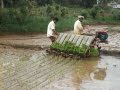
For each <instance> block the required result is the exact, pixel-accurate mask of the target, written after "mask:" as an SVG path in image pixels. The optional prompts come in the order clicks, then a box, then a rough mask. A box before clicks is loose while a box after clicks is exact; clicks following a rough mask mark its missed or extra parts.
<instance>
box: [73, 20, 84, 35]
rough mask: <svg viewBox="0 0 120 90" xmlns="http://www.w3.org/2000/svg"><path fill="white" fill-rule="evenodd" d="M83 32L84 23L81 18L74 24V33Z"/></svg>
mask: <svg viewBox="0 0 120 90" xmlns="http://www.w3.org/2000/svg"><path fill="white" fill-rule="evenodd" d="M82 32H83V27H82V24H81V22H80V21H79V20H77V21H76V22H75V24H74V33H75V34H81V33H82Z"/></svg>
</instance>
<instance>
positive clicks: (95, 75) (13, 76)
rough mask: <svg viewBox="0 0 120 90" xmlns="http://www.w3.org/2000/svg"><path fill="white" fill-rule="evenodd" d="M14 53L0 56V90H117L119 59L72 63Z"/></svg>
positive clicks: (119, 71)
mask: <svg viewBox="0 0 120 90" xmlns="http://www.w3.org/2000/svg"><path fill="white" fill-rule="evenodd" d="M18 52H19V53H22V52H21V51H18ZM18 52H16V53H15V52H14V53H12V51H11V50H9V51H6V52H2V53H1V54H0V90H120V85H119V83H120V77H119V76H120V57H114V56H104V55H102V56H101V58H88V59H85V60H73V59H71V58H67V59H65V58H62V57H61V56H59V57H56V56H53V55H44V54H41V52H40V51H34V52H32V53H31V54H30V55H29V54H27V53H26V52H24V51H23V52H24V53H23V54H17V53H18Z"/></svg>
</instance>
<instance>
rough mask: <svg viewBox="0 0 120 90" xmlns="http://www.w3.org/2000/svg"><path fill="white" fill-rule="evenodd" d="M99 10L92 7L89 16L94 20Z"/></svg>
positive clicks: (96, 7) (97, 7)
mask: <svg viewBox="0 0 120 90" xmlns="http://www.w3.org/2000/svg"><path fill="white" fill-rule="evenodd" d="M100 10H101V8H100V7H99V6H94V7H93V8H92V9H91V12H90V15H91V16H92V18H93V19H95V18H96V17H97V14H98V12H99V11H100Z"/></svg>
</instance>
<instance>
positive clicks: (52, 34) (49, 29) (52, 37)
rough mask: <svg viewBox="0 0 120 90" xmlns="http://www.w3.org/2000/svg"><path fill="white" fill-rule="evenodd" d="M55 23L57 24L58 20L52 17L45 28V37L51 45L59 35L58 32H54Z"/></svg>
mask: <svg viewBox="0 0 120 90" xmlns="http://www.w3.org/2000/svg"><path fill="white" fill-rule="evenodd" d="M57 22H58V18H57V17H54V18H53V19H52V21H51V22H50V23H49V24H48V27H47V37H48V38H50V40H51V41H52V43H53V42H55V40H56V38H57V36H58V35H59V34H58V32H56V30H55V24H56V23H57Z"/></svg>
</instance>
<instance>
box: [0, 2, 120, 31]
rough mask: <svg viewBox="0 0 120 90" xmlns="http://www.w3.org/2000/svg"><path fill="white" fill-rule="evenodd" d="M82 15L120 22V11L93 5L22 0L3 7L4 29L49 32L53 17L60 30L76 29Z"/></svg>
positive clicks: (102, 21)
mask: <svg viewBox="0 0 120 90" xmlns="http://www.w3.org/2000/svg"><path fill="white" fill-rule="evenodd" d="M78 15H83V16H84V17H85V20H84V21H83V24H84V25H87V24H90V25H92V24H98V25H99V24H112V25H119V24H120V10H119V9H113V8H110V7H105V8H103V7H101V6H96V5H93V6H91V7H89V8H86V7H80V6H75V5H74V6H71V5H67V6H66V5H60V4H56V3H55V2H53V3H52V4H45V5H42V6H39V5H37V4H36V3H35V2H30V1H29V0H21V1H20V2H18V3H17V4H16V6H14V7H6V8H0V32H46V31H47V25H48V23H49V21H50V20H51V17H53V16H56V17H58V18H59V22H58V23H57V25H56V29H57V31H61V32H62V31H66V30H72V29H73V25H74V22H75V20H77V16H78Z"/></svg>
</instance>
